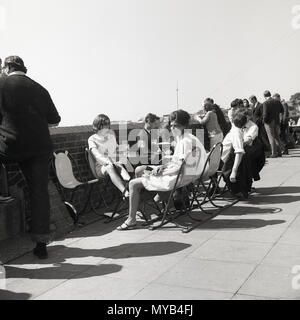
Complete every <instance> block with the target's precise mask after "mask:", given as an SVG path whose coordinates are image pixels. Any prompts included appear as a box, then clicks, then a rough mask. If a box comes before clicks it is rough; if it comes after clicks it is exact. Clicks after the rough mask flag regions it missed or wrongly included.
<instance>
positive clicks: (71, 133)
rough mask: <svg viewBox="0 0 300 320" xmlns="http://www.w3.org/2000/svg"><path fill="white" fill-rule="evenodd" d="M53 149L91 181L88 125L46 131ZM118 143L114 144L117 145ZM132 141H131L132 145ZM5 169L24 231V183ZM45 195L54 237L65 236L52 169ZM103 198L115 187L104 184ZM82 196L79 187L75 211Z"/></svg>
mask: <svg viewBox="0 0 300 320" xmlns="http://www.w3.org/2000/svg"><path fill="white" fill-rule="evenodd" d="M142 127H143V124H142V123H129V124H128V125H127V129H128V132H130V131H131V130H132V129H136V128H142ZM192 128H193V129H199V126H197V125H193V126H192ZM112 129H113V130H115V131H116V133H117V140H119V139H118V138H119V135H118V125H112ZM50 133H51V137H52V141H53V147H54V150H55V151H59V150H68V151H69V152H70V154H71V155H72V157H73V158H74V160H75V162H76V163H77V165H78V170H77V169H76V166H74V174H75V177H76V178H77V179H78V180H81V177H80V174H79V171H80V173H81V176H82V179H83V181H87V180H90V179H93V176H92V174H91V172H90V169H89V166H88V163H87V161H86V157H85V148H86V147H87V140H88V138H89V137H90V136H91V135H92V134H93V132H92V127H91V126H77V127H62V128H53V129H51V130H50ZM119 142H120V141H118V143H119ZM132 143H134V142H131V143H130V144H132ZM7 169H8V178H9V188H10V192H11V194H12V195H14V196H15V197H16V198H18V199H19V201H20V203H21V207H22V213H21V214H22V217H21V219H23V220H24V221H25V223H23V225H25V229H26V230H28V221H29V220H30V202H29V195H28V188H27V185H26V182H25V180H24V178H23V175H22V173H21V172H20V170H19V167H18V165H16V164H11V165H9V166H8V167H7ZM49 176H50V181H49V194H50V202H51V229H52V231H53V232H54V233H55V235H56V236H59V235H62V234H65V233H67V232H69V231H71V230H72V228H73V223H72V220H71V219H70V216H69V214H68V212H67V210H66V208H65V206H64V203H63V201H62V192H61V189H60V188H59V183H58V181H57V179H56V177H55V174H54V171H53V168H52V167H50V169H49ZM94 190H95V191H94V193H93V195H92V199H93V201H95V202H96V201H97V200H98V199H99V189H97V188H95V189H94ZM105 191H106V192H105V197H106V200H107V202H110V201H111V200H113V199H114V196H115V195H116V188H115V187H114V186H113V185H112V184H111V182H109V183H108V186H107V188H106V190H105ZM66 196H67V197H68V196H70V192H66ZM85 200H86V198H85V193H84V189H83V188H81V189H79V190H78V192H77V193H76V197H75V199H74V204H75V206H76V208H77V209H80V208H81V207H82V204H83V203H85Z"/></svg>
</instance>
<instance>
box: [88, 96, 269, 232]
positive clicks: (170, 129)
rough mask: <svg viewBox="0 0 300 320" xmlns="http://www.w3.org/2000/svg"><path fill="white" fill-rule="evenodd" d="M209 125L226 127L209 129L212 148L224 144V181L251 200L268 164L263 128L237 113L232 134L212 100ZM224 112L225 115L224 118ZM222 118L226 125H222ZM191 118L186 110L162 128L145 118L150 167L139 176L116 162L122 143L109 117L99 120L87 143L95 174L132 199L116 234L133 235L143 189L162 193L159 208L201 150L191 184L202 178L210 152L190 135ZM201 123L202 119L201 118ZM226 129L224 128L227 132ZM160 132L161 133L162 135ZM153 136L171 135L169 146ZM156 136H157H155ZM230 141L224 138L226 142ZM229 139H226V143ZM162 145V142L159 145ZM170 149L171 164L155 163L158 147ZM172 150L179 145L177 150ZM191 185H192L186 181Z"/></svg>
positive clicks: (143, 142) (143, 144)
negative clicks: (184, 162) (255, 183)
mask: <svg viewBox="0 0 300 320" xmlns="http://www.w3.org/2000/svg"><path fill="white" fill-rule="evenodd" d="M205 108H206V110H207V115H206V116H205V118H204V119H203V121H202V123H205V121H206V122H207V121H213V122H214V123H221V125H219V126H218V128H217V130H213V129H211V130H209V134H210V136H209V137H210V149H212V148H213V147H214V145H216V144H217V143H222V144H223V154H222V161H221V168H220V169H222V170H223V178H224V180H225V182H226V183H227V186H228V188H229V190H230V191H231V193H232V194H233V195H234V196H236V197H237V198H239V199H247V198H248V195H249V192H250V191H251V186H252V182H253V180H254V181H256V180H259V179H260V177H259V172H260V171H261V169H262V168H263V166H264V164H265V158H264V152H263V147H262V144H261V142H260V141H259V139H258V127H257V125H256V124H254V123H253V122H252V121H251V120H249V119H248V117H247V113H246V112H245V110H243V109H242V110H238V111H237V112H233V114H232V117H231V121H232V126H231V129H230V131H228V129H226V124H225V123H223V121H224V122H225V118H224V115H223V113H222V111H221V109H220V108H219V107H218V106H215V105H214V104H213V102H212V101H207V103H206V105H205ZM220 113H222V115H221V114H220ZM220 119H221V120H220ZM190 120H191V116H190V114H189V113H188V112H186V111H184V110H177V111H174V112H172V113H171V115H170V116H169V122H168V124H167V125H166V126H165V127H164V128H163V129H164V130H162V129H161V123H160V119H159V118H158V117H157V116H155V115H153V114H149V115H147V117H146V118H145V127H144V129H142V130H141V131H140V133H139V134H138V139H137V142H136V145H135V146H137V150H142V149H144V151H145V152H144V155H145V154H146V157H144V158H145V159H146V161H145V162H143V163H140V164H139V165H136V166H135V172H134V176H133V177H132V176H130V174H129V173H128V172H127V171H126V169H125V168H124V164H122V163H120V162H118V161H117V159H116V157H115V155H116V153H117V148H118V144H117V140H116V135H115V133H114V132H113V131H112V130H111V129H110V120H109V118H108V117H107V116H106V115H99V116H97V117H96V119H95V121H94V123H93V128H94V131H95V134H94V135H92V136H91V137H90V138H89V140H88V145H89V150H90V152H91V154H92V155H93V157H94V159H95V163H96V168H95V171H96V172H97V175H98V176H99V177H104V176H109V177H110V179H111V181H112V183H113V184H114V185H115V186H116V187H117V188H118V189H119V190H120V192H121V193H122V197H123V198H124V199H128V200H129V215H128V218H127V220H126V221H125V222H124V223H123V224H122V225H120V226H119V227H118V228H117V230H119V231H123V230H130V229H132V228H134V227H135V226H136V215H137V211H138V207H139V202H140V197H141V193H142V191H143V190H144V189H146V190H148V191H154V192H157V197H156V198H155V201H157V202H158V203H159V201H160V200H161V198H160V195H162V193H166V192H169V191H171V190H172V189H173V187H174V185H175V183H176V180H177V176H178V173H179V170H180V168H181V165H182V160H183V159H187V157H188V156H189V155H190V154H191V153H193V151H194V150H195V149H196V150H197V161H196V168H195V170H193V173H192V176H190V177H189V178H188V179H190V181H191V182H192V181H194V180H195V177H197V176H200V174H201V172H202V171H203V169H204V167H205V163H206V161H207V157H208V154H209V150H206V149H205V148H204V145H203V144H202V143H201V141H200V140H199V138H198V137H196V136H195V135H194V134H192V132H191V130H188V128H189V125H190ZM199 120H200V119H199ZM224 128H225V129H224ZM157 130H160V131H157ZM152 131H155V132H163V133H162V134H161V135H163V134H164V133H165V132H166V131H167V133H169V143H168V142H162V143H159V140H155V142H154V143H153V135H152V134H151V133H152ZM154 136H157V135H155V134H154ZM224 136H225V138H224ZM223 138H224V139H223ZM160 141H161V140H160ZM167 144H168V145H169V149H168V150H169V151H170V150H172V151H170V153H171V152H172V155H171V156H170V155H169V153H168V152H164V153H163V155H162V157H164V156H165V155H166V154H168V157H167V161H156V162H155V164H153V162H151V160H153V158H152V157H151V155H153V154H156V153H157V150H158V149H159V147H161V146H162V145H167ZM171 146H174V148H173V149H172V147H171ZM186 182H187V183H188V182H189V180H187V181H186Z"/></svg>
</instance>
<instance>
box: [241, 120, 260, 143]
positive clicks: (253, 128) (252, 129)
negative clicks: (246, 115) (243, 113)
mask: <svg viewBox="0 0 300 320" xmlns="http://www.w3.org/2000/svg"><path fill="white" fill-rule="evenodd" d="M242 131H243V139H244V141H248V140H249V139H251V140H252V141H254V140H255V139H256V138H257V137H258V126H257V125H256V124H255V123H254V122H252V121H251V120H249V121H248V122H247V123H246V125H245V127H244V128H243V129H242Z"/></svg>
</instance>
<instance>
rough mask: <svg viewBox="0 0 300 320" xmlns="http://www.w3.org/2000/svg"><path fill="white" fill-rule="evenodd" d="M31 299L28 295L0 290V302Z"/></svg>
mask: <svg viewBox="0 0 300 320" xmlns="http://www.w3.org/2000/svg"><path fill="white" fill-rule="evenodd" d="M30 297H31V294H29V293H25V292H24V293H16V292H12V291H8V290H2V289H0V301H1V300H4V301H5V300H28V299H29V298H30Z"/></svg>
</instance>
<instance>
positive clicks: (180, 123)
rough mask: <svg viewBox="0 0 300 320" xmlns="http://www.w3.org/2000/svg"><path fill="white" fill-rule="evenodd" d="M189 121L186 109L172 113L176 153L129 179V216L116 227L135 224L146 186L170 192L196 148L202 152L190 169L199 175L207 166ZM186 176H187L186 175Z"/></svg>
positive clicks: (171, 125) (121, 227)
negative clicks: (140, 175) (182, 166)
mask: <svg viewBox="0 0 300 320" xmlns="http://www.w3.org/2000/svg"><path fill="white" fill-rule="evenodd" d="M189 122H190V115H189V114H188V113H187V112H185V111H183V110H178V111H175V112H173V113H172V114H171V115H170V127H171V130H172V133H173V135H174V137H175V140H176V141H177V144H176V147H175V151H174V155H173V157H172V159H171V161H170V162H168V163H167V164H164V165H161V166H154V167H149V170H148V174H144V175H143V176H142V177H140V178H136V179H134V180H131V181H130V183H129V194H130V196H129V217H128V219H127V220H126V221H125V222H124V223H123V224H122V225H121V226H120V227H118V228H117V230H120V231H122V230H129V229H131V228H133V227H134V226H136V213H137V210H138V206H139V201H140V193H141V191H142V190H143V189H147V190H149V191H158V192H168V191H170V190H172V188H173V187H174V185H175V183H176V178H177V175H178V172H179V170H180V167H181V164H182V159H186V158H187V156H188V155H190V154H191V153H192V152H193V150H194V149H197V150H198V151H199V152H198V154H197V170H196V171H195V170H191V171H193V174H197V175H200V173H201V172H202V170H203V168H204V165H205V162H206V159H207V155H206V151H205V149H204V146H203V145H202V143H201V142H200V140H199V139H198V138H197V137H195V136H194V135H192V134H191V133H188V132H185V130H186V129H187V127H188V125H189ZM151 170H152V171H151ZM187 171H188V170H187ZM194 177H195V176H194V175H193V176H192V175H191V176H190V177H189V178H190V180H191V181H192V180H193V179H194ZM184 178H185V179H186V177H184ZM185 182H186V181H185Z"/></svg>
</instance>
